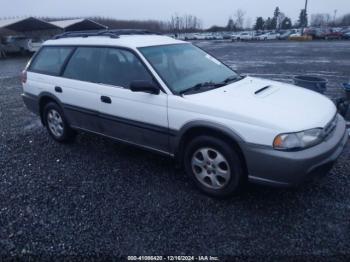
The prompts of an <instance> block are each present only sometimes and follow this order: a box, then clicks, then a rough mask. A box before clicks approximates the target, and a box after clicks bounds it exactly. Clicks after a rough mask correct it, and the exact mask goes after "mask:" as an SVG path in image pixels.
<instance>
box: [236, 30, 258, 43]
mask: <svg viewBox="0 0 350 262" xmlns="http://www.w3.org/2000/svg"><path fill="white" fill-rule="evenodd" d="M254 37H255V33H254V32H243V33H241V34H240V35H239V39H238V40H241V41H251V40H253V39H254Z"/></svg>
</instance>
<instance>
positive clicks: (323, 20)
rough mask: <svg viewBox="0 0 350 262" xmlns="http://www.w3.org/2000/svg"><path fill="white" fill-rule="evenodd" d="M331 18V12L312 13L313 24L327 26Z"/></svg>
mask: <svg viewBox="0 0 350 262" xmlns="http://www.w3.org/2000/svg"><path fill="white" fill-rule="evenodd" d="M330 20H331V15H330V14H313V15H311V25H312V26H327V25H328V24H329V22H330Z"/></svg>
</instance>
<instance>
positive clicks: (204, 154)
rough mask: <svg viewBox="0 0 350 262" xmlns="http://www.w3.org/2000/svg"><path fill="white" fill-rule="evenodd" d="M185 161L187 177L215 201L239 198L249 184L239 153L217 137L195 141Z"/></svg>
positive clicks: (187, 152) (188, 150)
mask: <svg viewBox="0 0 350 262" xmlns="http://www.w3.org/2000/svg"><path fill="white" fill-rule="evenodd" d="M204 160H207V162H205V161H204ZM183 161H184V168H185V171H186V173H187V174H188V175H189V176H190V177H191V178H192V180H193V181H194V183H195V184H196V186H197V187H198V188H199V189H200V190H201V191H202V192H204V193H206V194H208V195H210V196H213V197H219V198H224V197H229V196H232V195H235V194H238V193H239V192H240V191H241V190H242V189H243V186H244V184H245V182H246V180H247V179H246V177H247V176H246V174H245V172H244V168H243V163H242V160H241V157H240V156H239V154H238V153H237V151H236V150H235V149H234V148H233V146H231V145H230V146H229V145H228V144H227V143H225V142H224V141H223V140H221V139H218V138H215V137H210V136H199V137H197V138H195V139H193V140H192V141H191V142H190V143H189V144H188V146H187V147H186V149H185V153H184V160H183Z"/></svg>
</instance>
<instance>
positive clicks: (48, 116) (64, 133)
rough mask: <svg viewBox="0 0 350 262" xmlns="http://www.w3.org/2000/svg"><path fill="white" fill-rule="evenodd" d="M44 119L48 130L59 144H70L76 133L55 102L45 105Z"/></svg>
mask: <svg viewBox="0 0 350 262" xmlns="http://www.w3.org/2000/svg"><path fill="white" fill-rule="evenodd" d="M43 117H44V121H45V125H46V128H47V130H48V132H49V134H50V135H51V137H52V138H53V139H55V140H56V141H58V142H62V143H64V142H70V141H72V140H73V138H74V137H75V132H74V130H73V129H71V128H70V127H69V125H68V122H67V120H66V118H65V116H64V114H63V111H62V109H61V108H60V107H59V106H58V105H57V104H56V103H54V102H49V103H48V104H46V105H45V107H44V111H43Z"/></svg>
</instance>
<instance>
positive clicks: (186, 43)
mask: <svg viewBox="0 0 350 262" xmlns="http://www.w3.org/2000/svg"><path fill="white" fill-rule="evenodd" d="M175 45H192V46H194V47H196V48H198V49H200V50H202V51H203V52H205V53H206V54H209V55H210V56H212V57H214V58H215V59H216V60H218V61H219V62H220V63H222V64H223V65H224V66H226V67H227V68H228V69H229V70H231V71H232V72H233V73H235V74H237V76H240V77H242V75H240V74H239V73H238V72H236V71H235V70H233V69H232V68H231V67H229V66H228V65H227V64H226V63H224V62H223V61H222V60H220V59H219V58H217V57H216V56H214V55H212V54H211V52H208V51H206V50H204V49H203V48H201V47H199V46H197V45H194V44H192V43H188V42H180V43H172V44H163V45H154V46H143V47H137V50H138V51H139V53H140V54H141V55H142V57H143V58H144V59H145V60H146V61H147V63H148V64H149V66H150V67H152V69H153V70H154V71H155V72H156V73H157V75H158V76H159V78H160V79H162V81H163V83H164V84H166V86H167V88H168V89H169V90H170V92H171V93H172V94H173V95H177V96H181V97H182V96H183V95H182V94H181V91H180V92H176V91H174V90H173V89H171V88H170V85H169V83H168V81H166V79H165V78H164V77H163V76H162V75H161V74H160V73H159V71H158V70H157V69H156V68H155V67H154V66H153V65H152V63H151V61H150V60H149V59H148V58H147V57H146V56H145V55H144V54H143V53H142V48H148V47H162V46H175ZM228 84H229V83H228ZM228 84H227V85H228ZM225 86H226V85H225ZM209 90H210V89H209ZM209 90H203V92H206V91H209Z"/></svg>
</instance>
